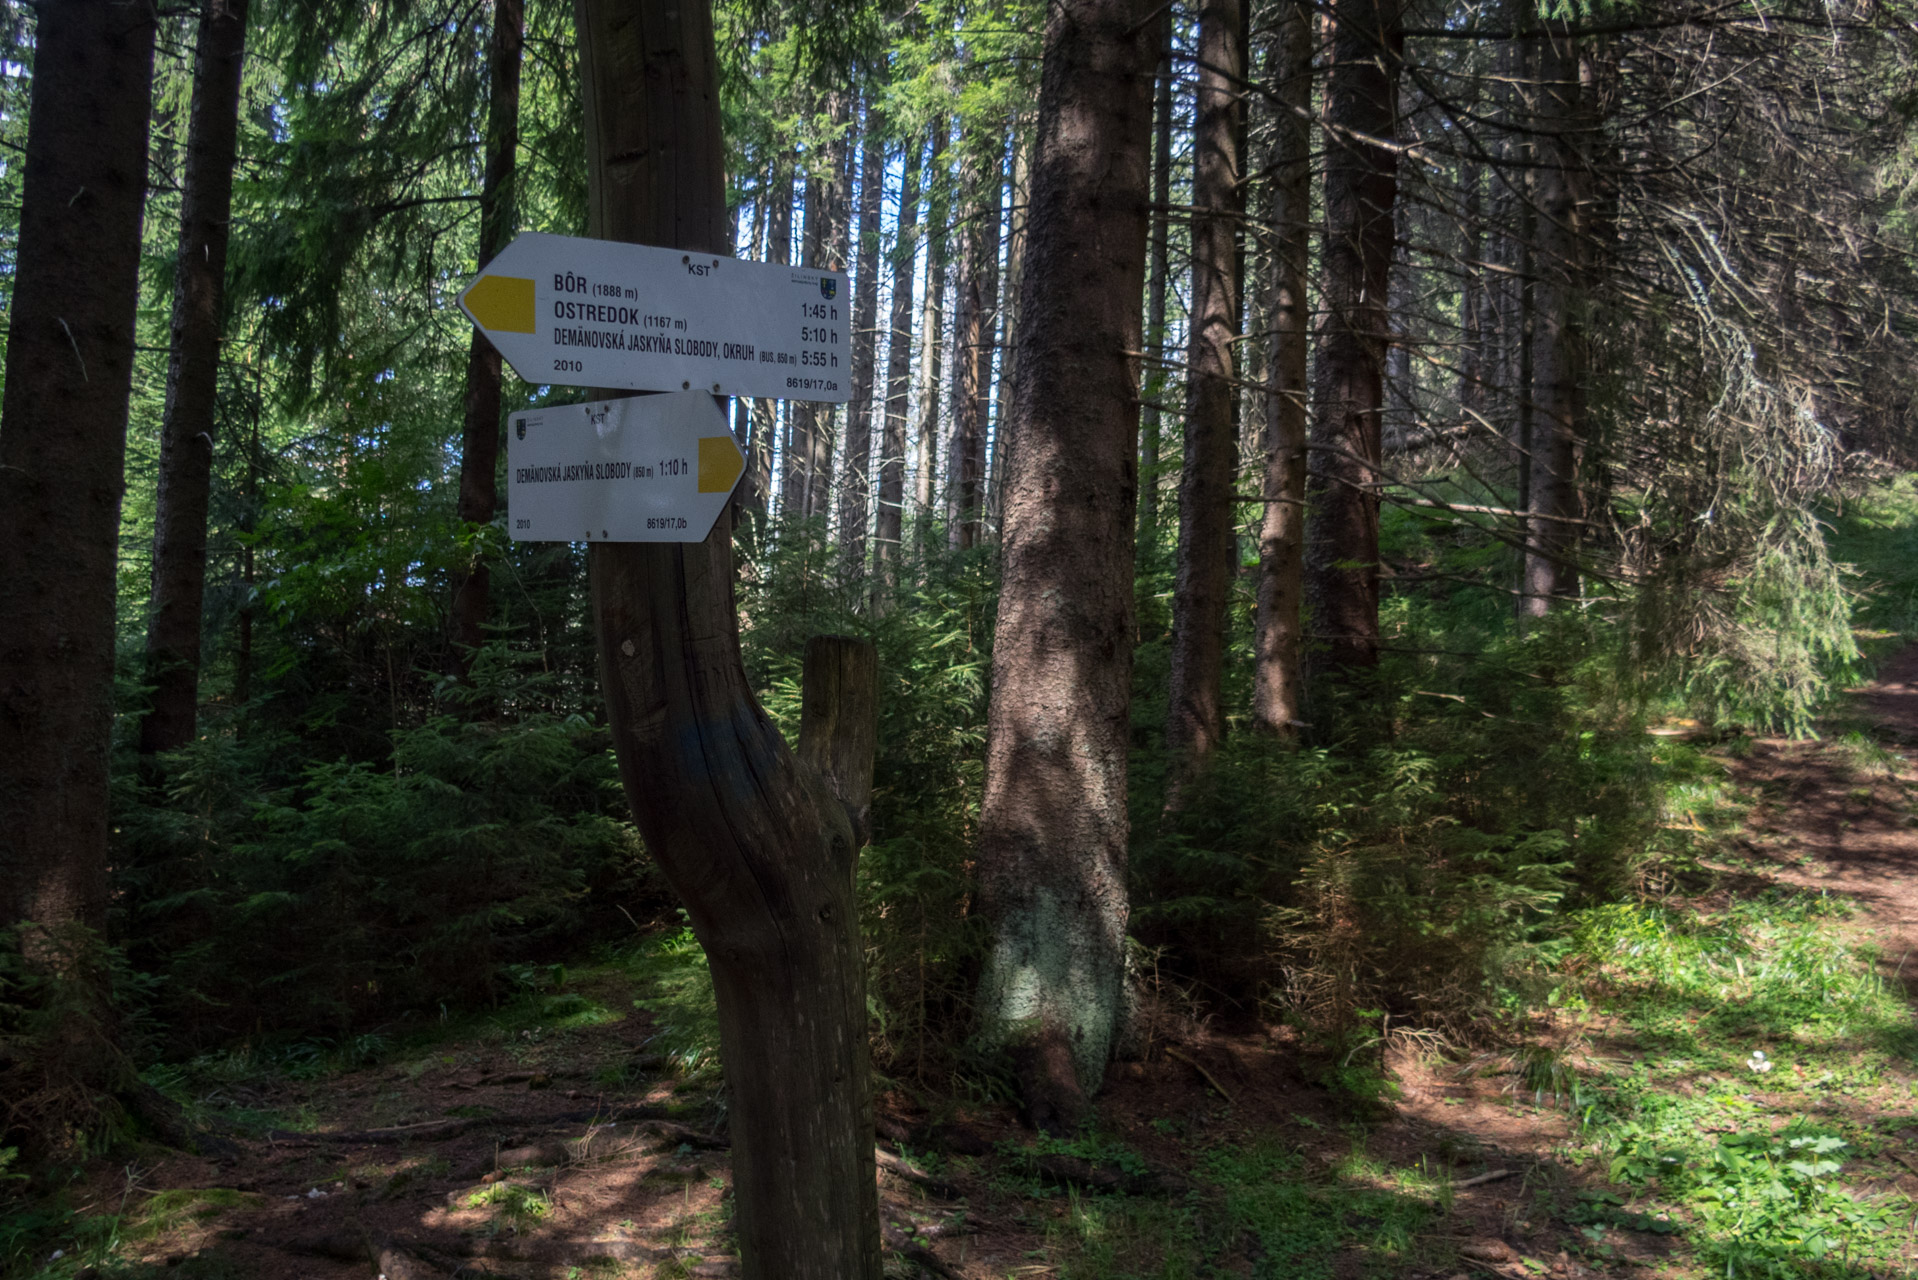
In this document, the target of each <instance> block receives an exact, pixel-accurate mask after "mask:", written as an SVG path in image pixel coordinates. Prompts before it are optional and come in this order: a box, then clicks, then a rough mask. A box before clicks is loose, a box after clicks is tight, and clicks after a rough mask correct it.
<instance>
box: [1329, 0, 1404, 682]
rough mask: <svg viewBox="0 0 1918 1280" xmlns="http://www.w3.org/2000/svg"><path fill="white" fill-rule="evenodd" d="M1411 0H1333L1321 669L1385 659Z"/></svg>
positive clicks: (1339, 670) (1361, 665)
mask: <svg viewBox="0 0 1918 1280" xmlns="http://www.w3.org/2000/svg"><path fill="white" fill-rule="evenodd" d="M1401 4H1402V0H1335V4H1334V8H1333V20H1334V22H1335V24H1336V31H1335V34H1334V36H1333V49H1332V69H1331V72H1330V73H1329V76H1328V78H1327V81H1326V149H1327V151H1328V152H1329V153H1330V158H1329V160H1328V162H1327V166H1326V172H1325V243H1324V252H1323V259H1324V267H1323V270H1324V289H1323V297H1324V312H1325V319H1324V322H1323V324H1322V325H1321V327H1320V330H1319V345H1318V360H1317V368H1316V369H1315V371H1314V376H1315V377H1316V379H1317V382H1318V388H1317V391H1318V394H1317V397H1316V399H1317V405H1316V406H1315V408H1316V412H1315V414H1314V417H1313V421H1312V440H1311V445H1312V451H1311V457H1310V460H1309V461H1310V468H1309V475H1308V478H1307V482H1306V488H1307V495H1308V503H1309V510H1310V512H1311V516H1310V519H1309V521H1308V523H1307V527H1306V547H1305V574H1306V598H1307V600H1308V601H1309V602H1310V603H1311V606H1312V623H1313V629H1314V631H1315V632H1316V633H1317V637H1318V641H1319V643H1318V644H1317V645H1315V646H1313V647H1312V648H1311V650H1310V653H1311V655H1312V659H1313V661H1312V662H1311V666H1312V668H1313V670H1314V671H1315V673H1318V674H1325V675H1333V674H1336V673H1342V672H1348V671H1351V670H1354V669H1357V668H1364V667H1369V666H1372V665H1373V664H1375V663H1376V662H1377V661H1378V637H1379V497H1378V491H1377V489H1376V488H1375V487H1374V486H1375V485H1376V484H1377V481H1378V472H1377V469H1376V468H1377V467H1378V464H1379V447H1380V440H1379V428H1380V415H1381V411H1382V410H1383V408H1384V377H1385V357H1386V347H1387V345H1388V343H1389V342H1390V341H1391V316H1390V315H1388V314H1387V312H1386V289H1387V286H1388V285H1389V283H1390V277H1391V273H1392V239H1393V236H1392V208H1393V205H1394V203H1395V201H1396V198H1397V195H1398V154H1397V152H1395V151H1393V150H1392V149H1391V148H1390V147H1389V146H1386V145H1383V144H1384V143H1386V142H1389V141H1390V140H1391V139H1392V137H1393V136H1394V134H1395V133H1396V131H1397V127H1398V78H1399V63H1400V55H1401V52H1402V50H1403V47H1404V43H1405V37H1404V33H1403V24H1402V20H1401V13H1400V9H1401Z"/></svg>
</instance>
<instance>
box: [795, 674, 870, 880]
mask: <svg viewBox="0 0 1918 1280" xmlns="http://www.w3.org/2000/svg"><path fill="white" fill-rule="evenodd" d="M801 687H802V694H801V707H800V715H799V758H800V760H801V761H802V762H804V763H805V764H806V765H808V766H810V767H811V768H812V770H813V771H814V772H815V773H817V774H818V775H819V778H820V780H821V781H822V782H824V783H825V785H826V789H827V791H829V792H831V793H832V795H833V797H834V798H835V799H837V800H838V801H839V803H840V804H841V805H842V806H844V808H845V810H846V819H847V821H849V822H850V823H851V824H852V847H853V851H854V852H857V851H858V850H859V849H861V848H863V847H864V846H865V844H866V841H867V840H869V839H871V838H872V768H873V756H874V754H875V753H876V752H877V750H878V744H879V654H878V651H877V650H876V649H874V648H873V644H872V641H870V640H861V639H859V638H857V637H856V636H814V637H813V638H812V639H810V640H808V641H807V642H806V670H805V676H804V680H803V683H802V686H801Z"/></svg>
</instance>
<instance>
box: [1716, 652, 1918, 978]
mask: <svg viewBox="0 0 1918 1280" xmlns="http://www.w3.org/2000/svg"><path fill="white" fill-rule="evenodd" d="M1855 697H1856V703H1855V705H1856V707H1857V708H1858V710H1859V711H1860V712H1862V713H1863V714H1864V716H1865V717H1866V718H1867V719H1868V720H1869V721H1870V723H1871V726H1872V729H1873V736H1874V737H1875V739H1876V740H1877V742H1878V743H1880V744H1882V745H1883V746H1884V747H1885V748H1887V750H1886V751H1885V752H1884V753H1883V754H1882V755H1880V756H1879V758H1877V759H1869V758H1864V757H1866V756H1868V755H1871V754H1874V753H1871V752H1869V750H1868V749H1867V750H1860V749H1858V748H1856V747H1854V748H1850V749H1846V748H1845V747H1844V746H1843V745H1842V744H1834V743H1831V742H1816V741H1814V742H1799V741H1792V740H1789V739H1783V738H1761V739H1759V740H1757V741H1756V742H1754V743H1753V745H1752V750H1751V753H1750V754H1749V755H1748V756H1746V757H1744V758H1743V759H1736V760H1733V761H1732V762H1731V770H1732V776H1733V777H1734V779H1736V780H1737V781H1738V783H1739V784H1740V785H1741V786H1744V787H1746V788H1748V789H1750V790H1751V791H1752V792H1753V793H1754V794H1755V795H1756V796H1757V797H1758V803H1757V805H1756V806H1755V807H1754V808H1753V810H1752V813H1751V815H1750V817H1749V819H1748V821H1747V829H1748V831H1749V833H1750V839H1749V842H1748V845H1747V847H1748V849H1749V850H1750V852H1752V853H1753V854H1755V855H1756V856H1758V857H1759V858H1761V859H1762V860H1763V861H1764V862H1765V863H1766V864H1768V865H1767V873H1768V874H1769V875H1770V876H1771V877H1772V878H1774V879H1776V880H1777V881H1779V882H1780V883H1782V884H1787V885H1792V886H1795V887H1798V888H1803V889H1808V890H1813V891H1823V892H1829V893H1833V894H1840V895H1843V896H1845V897H1848V898H1850V899H1851V900H1852V901H1853V902H1854V903H1855V904H1856V906H1857V908H1858V915H1857V916H1856V917H1855V918H1854V919H1853V920H1852V921H1851V928H1852V929H1853V931H1854V932H1855V933H1856V934H1858V935H1860V936H1861V937H1866V938H1868V939H1869V940H1870V941H1871V942H1873V943H1874V944H1875V945H1876V946H1877V948H1878V950H1879V953H1880V956H1879V959H1880V964H1881V967H1882V969H1883V972H1884V975H1885V977H1886V978H1887V979H1889V980H1892V981H1894V982H1898V983H1900V984H1901V985H1903V986H1904V987H1905V988H1906V990H1907V991H1908V992H1910V993H1911V994H1912V995H1914V996H1918V809H1914V806H1913V800H1914V796H1918V766H1914V764H1913V762H1912V756H1913V755H1914V751H1915V749H1918V645H1913V646H1911V647H1909V648H1906V649H1904V650H1902V651H1901V652H1900V653H1898V654H1897V655H1896V656H1895V657H1893V658H1892V659H1891V660H1890V661H1888V662H1887V663H1886V664H1885V665H1884V667H1883V669H1882V670H1881V672H1880V674H1879V677H1878V679H1877V680H1875V681H1874V682H1873V683H1871V684H1870V685H1867V686H1865V687H1864V688H1863V689H1860V690H1858V691H1857V693H1856V695H1855Z"/></svg>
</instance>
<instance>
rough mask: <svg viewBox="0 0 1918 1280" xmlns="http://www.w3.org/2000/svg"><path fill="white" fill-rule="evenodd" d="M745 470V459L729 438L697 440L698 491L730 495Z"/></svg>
mask: <svg viewBox="0 0 1918 1280" xmlns="http://www.w3.org/2000/svg"><path fill="white" fill-rule="evenodd" d="M745 469H746V458H745V456H744V455H743V454H741V453H740V452H739V446H738V445H736V444H734V443H733V438H732V437H731V436H701V437H700V438H699V491H700V492H701V493H731V492H732V489H733V486H734V485H736V484H738V483H739V473H740V472H742V471H744V470H745Z"/></svg>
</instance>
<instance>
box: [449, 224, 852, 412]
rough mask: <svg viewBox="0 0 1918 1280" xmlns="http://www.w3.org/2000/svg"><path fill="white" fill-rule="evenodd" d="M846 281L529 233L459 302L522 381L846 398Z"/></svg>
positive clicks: (828, 274)
mask: <svg viewBox="0 0 1918 1280" xmlns="http://www.w3.org/2000/svg"><path fill="white" fill-rule="evenodd" d="M845 292H846V277H845V275H844V274H843V273H841V272H836V271H821V270H817V269H814V268H811V267H788V266H780V265H778V264H776V263H768V262H748V261H746V260H744V259H742V258H722V257H718V256H715V255H713V254H709V253H688V252H685V251H682V250H679V249H658V248H654V247H652V246H650V245H639V244H626V243H623V242H621V241H615V240H587V239H582V238H579V237H576V236H555V235H546V234H544V233H542V232H537V231H534V232H528V233H526V234H525V235H522V236H520V237H519V238H518V239H516V240H514V241H513V243H512V244H510V245H508V246H507V247H506V248H505V250H504V251H502V252H501V253H500V255H499V256H498V257H496V258H494V259H493V260H492V261H491V262H489V263H487V264H486V269H485V270H484V271H483V272H482V273H481V274H480V277H479V279H477V280H475V281H474V282H473V283H472V285H471V286H469V287H468V288H467V290H466V292H465V294H464V295H462V296H461V298H460V306H461V308H462V309H464V310H465V312H466V314H467V315H468V316H470V317H472V320H473V323H474V324H476V325H478V326H479V327H480V329H481V330H482V331H483V332H484V333H485V334H486V336H487V337H488V338H489V339H490V340H491V341H492V343H493V345H494V346H496V347H498V348H499V352H500V355H502V356H504V357H505V359H506V362H507V363H508V364H510V365H512V366H513V370H514V372H516V373H518V374H519V376H520V377H522V378H524V379H525V380H526V381H528V382H533V383H542V384H546V383H563V384H566V385H568V386H589V387H619V388H624V389H627V390H631V391H689V390H692V389H694V388H698V389H700V390H703V391H706V392H708V393H710V394H714V395H730V396H751V397H760V398H765V399H781V400H825V401H831V402H833V403H841V402H844V401H847V400H850V399H851V398H852V379H851V377H850V376H849V375H850V373H851V369H850V367H849V366H850V365H851V362H852V355H851V352H852V348H851V339H850V334H849V329H850V326H849V325H848V324H847V321H846V310H847V304H846V299H845Z"/></svg>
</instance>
